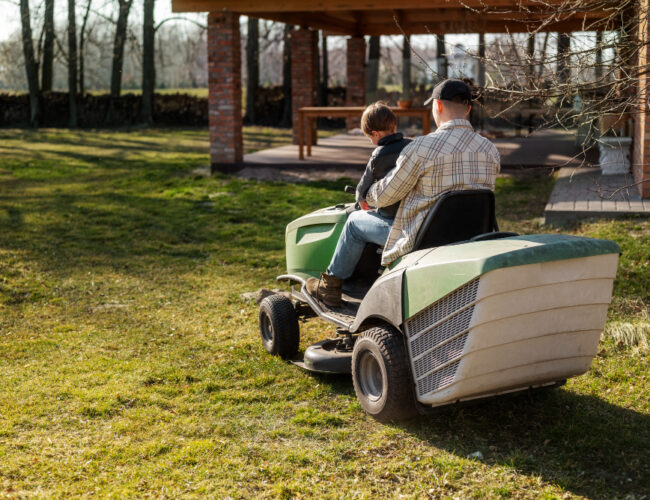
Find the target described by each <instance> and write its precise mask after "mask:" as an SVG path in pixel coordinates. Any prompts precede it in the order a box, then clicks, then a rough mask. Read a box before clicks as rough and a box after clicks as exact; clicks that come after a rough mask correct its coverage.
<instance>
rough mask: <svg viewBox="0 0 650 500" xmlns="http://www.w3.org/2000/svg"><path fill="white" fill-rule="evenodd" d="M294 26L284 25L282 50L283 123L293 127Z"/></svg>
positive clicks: (285, 125)
mask: <svg viewBox="0 0 650 500" xmlns="http://www.w3.org/2000/svg"><path fill="white" fill-rule="evenodd" d="M292 31H293V26H291V25H290V24H285V25H284V47H283V50H282V95H283V96H284V110H283V112H282V125H283V126H284V127H291V122H292V117H291V40H290V38H291V32H292Z"/></svg>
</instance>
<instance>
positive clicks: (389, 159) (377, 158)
mask: <svg viewBox="0 0 650 500" xmlns="http://www.w3.org/2000/svg"><path fill="white" fill-rule="evenodd" d="M361 130H363V133H364V134H365V136H366V137H368V139H370V142H372V143H373V144H374V145H375V146H377V148H376V149H375V150H374V151H373V152H372V155H371V156H370V160H368V165H367V166H366V170H365V172H364V173H363V176H362V177H361V180H360V181H359V184H358V185H357V192H356V197H357V202H358V203H359V205H360V206H361V208H363V209H364V210H369V209H370V207H369V206H368V204H367V203H366V201H365V198H366V193H367V192H368V189H370V186H372V185H373V184H374V183H375V181H378V180H379V179H383V178H384V177H385V176H386V174H387V173H388V172H390V171H391V170H392V169H393V168H394V167H395V162H396V161H397V157H398V156H399V154H400V153H401V152H402V149H404V147H405V146H406V145H407V144H408V143H409V142H411V139H405V138H404V136H403V135H402V134H401V133H400V132H397V117H396V116H395V114H394V113H393V112H392V111H391V110H390V108H389V107H388V106H387V105H386V103H384V102H382V101H377V102H376V103H374V104H371V105H370V106H368V107H367V108H366V110H365V111H364V112H363V116H362V117H361ZM398 207H399V203H395V204H394V205H391V206H389V207H382V208H380V209H378V210H377V211H378V212H379V213H380V214H381V215H383V216H384V217H387V218H391V219H392V218H393V217H395V214H396V213H397V208H398Z"/></svg>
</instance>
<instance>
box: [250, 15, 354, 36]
mask: <svg viewBox="0 0 650 500" xmlns="http://www.w3.org/2000/svg"><path fill="white" fill-rule="evenodd" d="M256 17H260V18H262V19H268V20H271V21H278V22H281V23H285V24H292V25H295V26H306V27H309V28H314V29H322V30H328V31H332V32H335V33H336V34H337V35H355V34H357V33H358V27H359V24H358V23H356V22H353V21H347V20H345V19H341V18H339V17H337V16H333V15H330V14H324V13H323V14H317V13H315V12H260V13H256Z"/></svg>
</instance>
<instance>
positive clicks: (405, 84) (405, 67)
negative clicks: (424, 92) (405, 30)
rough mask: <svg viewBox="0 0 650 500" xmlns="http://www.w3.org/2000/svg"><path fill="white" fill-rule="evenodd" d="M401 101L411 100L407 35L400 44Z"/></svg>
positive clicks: (409, 51)
mask: <svg viewBox="0 0 650 500" xmlns="http://www.w3.org/2000/svg"><path fill="white" fill-rule="evenodd" d="M402 99H404V100H407V101H408V100H409V99H411V44H410V37H409V36H408V35H404V41H403V44H402Z"/></svg>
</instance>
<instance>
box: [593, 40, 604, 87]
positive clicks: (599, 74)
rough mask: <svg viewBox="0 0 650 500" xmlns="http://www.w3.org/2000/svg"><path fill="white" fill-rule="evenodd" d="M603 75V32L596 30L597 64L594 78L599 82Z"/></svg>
mask: <svg viewBox="0 0 650 500" xmlns="http://www.w3.org/2000/svg"><path fill="white" fill-rule="evenodd" d="M602 77H603V32H602V31H596V64H595V67H594V78H595V80H596V81H597V82H600V79H601V78H602Z"/></svg>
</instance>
